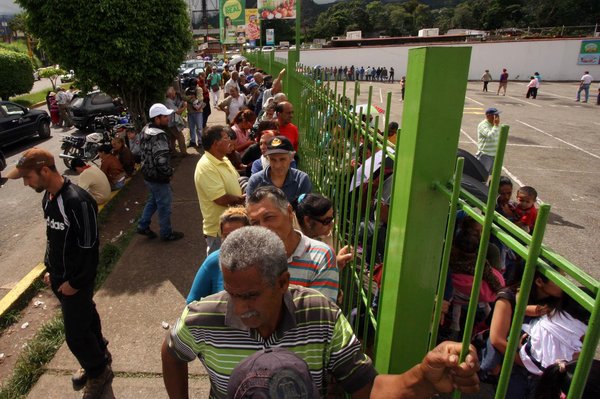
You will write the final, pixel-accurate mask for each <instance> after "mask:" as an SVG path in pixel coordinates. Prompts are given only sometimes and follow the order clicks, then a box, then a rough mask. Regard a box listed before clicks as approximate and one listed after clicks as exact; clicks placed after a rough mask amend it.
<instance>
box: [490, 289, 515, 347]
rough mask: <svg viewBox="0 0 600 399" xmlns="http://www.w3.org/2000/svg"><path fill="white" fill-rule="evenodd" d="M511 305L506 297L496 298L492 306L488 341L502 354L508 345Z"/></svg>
mask: <svg viewBox="0 0 600 399" xmlns="http://www.w3.org/2000/svg"><path fill="white" fill-rule="evenodd" d="M512 313H513V312H512V306H511V304H510V302H509V301H508V300H506V299H502V298H500V299H498V300H497V301H496V306H495V307H494V316H493V317H492V324H491V326H490V341H491V343H492V345H493V346H494V348H496V350H497V351H498V352H500V353H502V354H504V353H505V352H506V347H507V346H508V340H507V337H508V333H509V331H510V324H511V321H512Z"/></svg>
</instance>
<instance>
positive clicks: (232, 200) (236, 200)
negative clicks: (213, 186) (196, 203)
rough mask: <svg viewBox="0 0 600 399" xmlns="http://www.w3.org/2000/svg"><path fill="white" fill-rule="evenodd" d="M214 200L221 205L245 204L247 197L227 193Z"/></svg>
mask: <svg viewBox="0 0 600 399" xmlns="http://www.w3.org/2000/svg"><path fill="white" fill-rule="evenodd" d="M213 201H214V203H215V204H217V205H220V206H232V205H244V203H245V202H246V197H245V196H244V195H239V196H238V195H233V194H225V195H223V196H221V197H219V198H217V199H215V200H213Z"/></svg>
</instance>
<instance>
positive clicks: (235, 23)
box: [219, 0, 246, 44]
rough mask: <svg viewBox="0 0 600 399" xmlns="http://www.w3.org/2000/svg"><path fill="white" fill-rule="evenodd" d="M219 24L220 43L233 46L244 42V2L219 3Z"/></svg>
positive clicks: (240, 0) (227, 0)
mask: <svg viewBox="0 0 600 399" xmlns="http://www.w3.org/2000/svg"><path fill="white" fill-rule="evenodd" d="M219 4H220V6H221V12H220V13H219V22H220V27H221V43H222V44H235V43H245V42H246V37H245V36H246V29H245V23H246V14H245V12H244V8H245V6H246V1H245V0H224V1H221V2H220V3H219Z"/></svg>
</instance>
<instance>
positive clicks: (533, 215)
mask: <svg viewBox="0 0 600 399" xmlns="http://www.w3.org/2000/svg"><path fill="white" fill-rule="evenodd" d="M537 213H538V211H537V208H536V207H535V205H534V206H532V207H531V208H529V209H525V210H523V209H521V208H519V207H516V208H515V218H516V221H517V222H520V223H522V224H523V225H525V226H528V227H529V233H530V234H531V232H532V231H533V226H535V219H537Z"/></svg>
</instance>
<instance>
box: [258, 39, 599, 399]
mask: <svg viewBox="0 0 600 399" xmlns="http://www.w3.org/2000/svg"><path fill="white" fill-rule="evenodd" d="M247 57H248V58H249V60H250V61H251V62H252V63H253V64H255V65H257V66H258V67H260V68H262V69H264V70H265V71H266V72H268V73H270V74H272V75H274V76H276V75H277V74H278V73H279V72H280V71H281V70H282V69H283V68H286V74H285V79H284V92H286V94H287V95H288V98H289V99H290V101H291V102H292V103H293V104H294V106H295V118H294V119H295V122H296V124H297V125H298V127H299V129H300V143H301V144H300V147H301V149H300V168H301V169H303V170H305V171H306V172H307V173H309V175H310V176H311V180H312V182H313V186H314V189H315V191H318V192H320V193H322V194H324V195H326V196H328V197H330V198H331V199H333V202H334V206H335V210H336V215H337V216H336V223H335V227H334V241H335V245H336V247H337V248H341V247H342V246H344V245H351V246H352V247H353V248H354V252H355V257H354V259H353V262H352V263H351V264H350V265H349V266H347V267H346V268H345V270H343V272H342V291H343V302H342V308H343V310H344V312H345V314H346V315H347V317H348V319H349V320H350V321H351V323H352V325H353V327H354V330H355V333H356V334H357V336H358V337H359V339H360V340H361V342H362V345H363V348H364V349H365V351H366V352H367V353H369V354H370V355H371V356H372V357H373V358H374V361H375V365H376V367H377V369H378V371H379V372H382V373H398V372H403V371H405V370H407V369H409V368H410V367H412V366H413V365H414V364H416V363H417V362H419V361H420V360H421V359H422V357H423V356H424V355H425V353H426V352H427V350H429V349H430V348H432V347H434V346H435V345H436V343H437V339H438V327H439V320H440V314H441V304H442V297H443V293H444V287H445V284H446V277H447V273H448V264H449V259H450V250H451V247H452V239H453V234H454V228H455V221H456V214H457V212H458V211H459V210H462V211H464V212H465V213H466V214H467V215H469V216H471V217H472V218H474V219H475V220H477V221H478V222H479V223H480V224H481V225H482V238H481V241H480V246H479V250H478V257H477V263H476V268H475V276H474V283H473V288H472V292H471V298H470V302H469V306H468V310H467V316H466V322H465V327H464V335H463V337H462V342H463V352H462V354H461V357H462V358H464V357H465V356H466V353H467V350H468V345H469V343H470V341H471V331H472V329H473V325H474V320H475V313H476V310H477V309H476V308H477V302H478V296H479V289H480V286H481V281H482V276H483V269H484V263H485V258H486V253H487V249H488V243H489V239H490V237H491V236H495V237H496V238H497V239H498V240H499V241H500V242H502V244H503V245H506V246H507V247H509V248H510V249H512V250H513V251H514V252H515V253H516V254H517V255H518V256H519V257H520V258H522V259H523V260H525V268H524V274H523V278H522V280H521V291H520V295H519V296H518V300H517V304H516V307H515V311H514V315H513V320H512V325H511V330H510V335H509V340H508V348H507V350H506V356H505V357H504V361H503V365H502V371H501V374H500V380H499V383H498V387H497V389H496V398H504V397H505V395H506V389H507V386H508V379H509V377H510V373H511V369H512V365H513V361H514V357H515V351H516V348H517V347H518V344H519V340H520V331H521V330H520V328H521V325H522V322H523V318H524V313H525V307H526V305H527V298H528V296H529V289H530V287H531V284H532V281H533V278H534V273H535V271H536V270H538V271H540V272H541V273H542V274H543V275H544V276H546V277H547V278H549V279H550V280H551V281H553V282H555V283H556V284H558V285H559V286H560V287H561V288H562V289H563V291H564V293H565V294H566V295H569V296H571V297H572V298H574V299H576V300H577V302H578V303H579V304H581V305H582V306H583V307H584V308H585V309H587V310H588V311H589V312H590V313H591V318H590V322H589V325H588V329H587V333H586V336H585V339H584V342H583V350H582V352H581V355H580V357H579V360H578V365H577V368H576V371H575V375H574V378H573V383H572V385H571V388H570V392H569V394H568V397H569V398H573V399H577V398H580V397H581V395H582V393H583V388H584V386H585V381H586V379H587V375H588V373H589V369H590V366H591V363H592V361H593V359H594V355H595V350H596V347H597V345H598V341H599V339H600V325H599V321H600V316H599V313H598V311H599V309H600V295H598V287H599V283H598V281H596V280H595V279H594V278H592V277H591V276H589V275H588V274H586V273H585V272H583V271H581V270H580V269H579V268H578V267H577V266H575V265H573V264H572V263H570V262H569V261H567V260H566V259H564V258H563V257H561V256H560V255H558V254H556V253H555V252H553V251H552V250H551V249H550V248H547V247H546V246H544V245H543V236H544V231H545V227H546V222H547V219H548V215H549V212H550V206H549V205H546V204H544V205H542V206H540V209H539V214H538V218H537V222H536V225H535V229H534V234H533V236H530V235H529V234H527V233H525V232H524V231H523V230H521V229H520V228H518V227H517V226H516V225H514V224H513V223H512V222H510V221H508V220H507V219H505V218H504V217H503V216H501V215H500V214H498V213H497V212H495V211H494V209H495V206H496V193H497V190H498V182H499V178H500V173H501V168H502V160H503V157H504V150H505V146H506V142H507V138H508V130H509V128H508V126H503V127H502V129H501V136H500V148H499V150H498V154H497V156H496V161H495V166H494V169H493V172H492V176H491V180H490V183H489V193H488V200H487V203H485V204H484V203H482V202H481V201H479V200H478V199H477V198H476V197H475V196H473V195H472V194H470V193H469V192H467V191H465V190H464V189H462V188H461V176H462V169H463V160H462V159H460V158H459V159H458V160H457V159H456V152H457V148H458V137H459V132H460V124H461V118H462V111H463V107H464V98H465V92H466V82H467V72H468V67H469V60H470V48H468V47H464V48H434V47H428V48H420V49H414V50H410V56H409V62H408V70H407V76H408V77H409V78H410V82H411V85H410V88H409V89H408V90H407V91H406V97H405V103H404V112H403V120H402V125H401V126H402V131H401V133H400V132H399V133H398V135H399V137H398V138H397V146H394V145H393V144H391V143H390V142H388V130H387V126H388V122H389V110H390V107H391V104H392V96H391V94H388V95H387V106H386V108H385V109H386V112H385V114H383V115H381V114H379V113H378V112H377V111H374V110H373V109H372V107H371V105H372V104H371V98H372V87H369V89H368V90H369V93H368V102H367V104H366V106H365V107H363V108H362V109H361V110H360V111H358V110H357V107H356V105H357V99H358V96H359V93H360V90H361V84H360V82H349V81H336V80H333V81H331V80H327V79H326V77H325V76H324V74H323V71H322V70H320V69H314V68H311V67H305V66H302V65H301V64H299V63H298V60H299V54H298V53H297V52H290V53H289V54H288V58H287V60H286V59H278V58H275V56H274V53H272V52H271V53H267V54H261V53H251V54H247ZM449 76H451V77H452V79H449V78H448V77H449ZM389 162H393V169H391V170H390V168H389V167H386V166H389ZM378 165H380V166H378ZM390 172H392V173H391V174H390ZM389 176H391V177H389ZM386 178H387V179H390V180H389V181H388V184H389V183H390V182H391V183H392V185H391V200H390V201H388V200H387V199H386V198H383V195H382V194H383V191H384V180H385V179H386ZM389 188H390V187H388V189H389ZM383 237H385V241H384V240H383V239H382V238H383ZM552 266H554V267H552ZM381 276H382V278H381V279H380V277H381ZM578 286H583V287H586V288H587V289H589V290H590V292H591V293H592V296H590V295H588V294H586V293H585V292H584V291H582V290H581V289H580V288H578ZM456 397H459V395H458V394H456Z"/></svg>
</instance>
